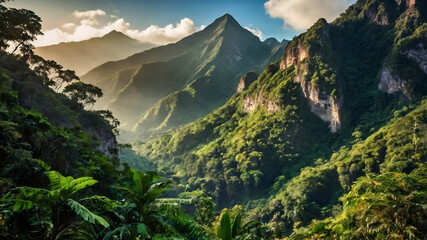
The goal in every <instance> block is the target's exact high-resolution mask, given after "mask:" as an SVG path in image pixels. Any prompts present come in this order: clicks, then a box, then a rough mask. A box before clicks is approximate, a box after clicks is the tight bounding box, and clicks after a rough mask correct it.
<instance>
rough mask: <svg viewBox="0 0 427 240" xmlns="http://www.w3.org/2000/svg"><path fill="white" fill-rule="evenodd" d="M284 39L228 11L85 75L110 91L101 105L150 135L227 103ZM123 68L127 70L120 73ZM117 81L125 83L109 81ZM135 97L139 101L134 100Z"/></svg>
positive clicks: (280, 48) (130, 126)
mask: <svg viewBox="0 0 427 240" xmlns="http://www.w3.org/2000/svg"><path fill="white" fill-rule="evenodd" d="M286 43H287V42H282V43H275V44H270V45H267V44H265V43H263V42H261V41H260V40H259V38H258V37H256V36H254V35H253V34H252V33H251V32H249V31H248V30H246V29H244V28H243V27H241V26H240V24H239V23H238V22H237V21H236V20H235V19H234V18H233V17H232V16H231V15H229V14H225V15H223V16H222V17H220V18H217V19H216V20H215V21H214V22H213V23H212V24H210V25H208V26H207V27H206V28H205V29H203V30H202V31H199V32H196V33H194V34H193V35H190V36H187V37H185V38H183V39H182V40H180V41H178V42H177V43H175V44H169V45H166V46H162V47H158V48H153V49H151V50H148V51H145V52H142V53H138V54H135V55H133V56H130V57H129V58H127V59H124V60H121V61H116V62H109V63H106V64H104V65H101V66H99V67H97V68H95V69H94V70H92V71H90V72H89V73H88V74H87V75H85V76H83V77H82V80H83V81H88V82H90V83H93V84H95V85H97V86H99V87H101V88H103V87H104V89H103V90H104V92H105V93H106V97H104V98H103V99H102V98H101V99H100V100H99V105H98V107H107V108H108V109H111V110H112V111H113V112H115V113H116V115H117V117H118V118H119V119H120V120H121V122H123V123H124V128H125V129H128V130H134V132H135V135H136V136H138V137H141V138H147V137H150V136H152V135H153V134H154V135H157V134H159V133H160V132H163V131H166V130H168V129H170V128H173V127H178V126H180V125H182V124H185V123H188V122H189V121H193V120H195V119H197V118H199V117H203V116H204V115H206V114H207V113H209V112H210V111H211V110H213V109H215V108H216V107H218V106H220V105H221V104H223V103H224V102H225V100H226V99H227V98H228V97H230V96H231V95H232V94H233V93H234V92H235V85H236V86H237V83H238V81H239V79H240V76H241V75H243V74H244V73H245V72H247V71H250V70H252V69H251V68H256V69H258V70H257V71H260V70H261V69H262V68H263V67H264V66H265V64H267V63H269V62H270V61H272V60H273V59H272V58H273V57H278V55H280V54H281V51H283V50H284V46H285V45H286ZM273 53H274V54H273ZM274 60H275V59H274ZM117 69H119V70H117ZM123 71H125V72H127V73H128V74H127V75H126V76H124V75H123V77H122V78H120V77H119V75H120V72H122V73H123ZM113 72H114V74H112V73H113ZM110 74H111V75H110ZM109 75H110V76H109ZM113 82H114V83H113ZM118 82H121V83H120V84H115V83H118ZM119 85H120V86H121V87H122V86H125V87H123V88H112V87H111V86H119ZM208 86H209V87H208ZM212 89H215V92H216V93H215V94H212V93H213V92H212V91H211V90H212ZM109 93H111V94H109ZM131 102H138V103H139V104H138V105H135V106H130V105H129V103H131ZM157 103H158V104H157ZM156 104H157V105H156ZM171 104H172V105H171ZM180 105H185V106H186V107H185V108H184V107H182V106H180ZM175 106H177V107H175ZM159 108H162V109H161V112H163V113H162V114H158V113H159ZM155 109H157V110H155ZM191 109H193V110H194V111H192V110H191ZM147 121H148V122H149V123H148V122H147Z"/></svg>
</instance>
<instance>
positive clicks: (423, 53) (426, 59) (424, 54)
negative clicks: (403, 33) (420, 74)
mask: <svg viewBox="0 0 427 240" xmlns="http://www.w3.org/2000/svg"><path fill="white" fill-rule="evenodd" d="M405 55H406V56H407V57H408V58H409V59H411V60H413V61H414V62H416V63H417V64H418V66H419V67H420V68H421V70H423V71H424V72H425V73H426V74H427V49H425V48H424V45H423V44H422V43H419V44H418V45H417V47H416V48H415V49H410V50H407V51H405Z"/></svg>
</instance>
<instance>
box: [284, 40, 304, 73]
mask: <svg viewBox="0 0 427 240" xmlns="http://www.w3.org/2000/svg"><path fill="white" fill-rule="evenodd" d="M308 57H309V53H308V51H307V50H306V49H304V48H303V47H302V46H301V45H300V44H298V46H297V47H295V48H288V49H286V52H285V57H284V58H283V60H282V61H281V62H280V70H284V69H286V68H288V67H290V66H292V65H295V66H297V65H298V64H299V63H300V62H301V61H302V60H304V59H306V58H308Z"/></svg>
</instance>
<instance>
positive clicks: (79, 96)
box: [63, 82, 103, 106]
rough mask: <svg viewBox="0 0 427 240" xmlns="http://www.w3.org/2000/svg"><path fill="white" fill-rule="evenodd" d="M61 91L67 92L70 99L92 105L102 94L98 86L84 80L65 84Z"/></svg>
mask: <svg viewBox="0 0 427 240" xmlns="http://www.w3.org/2000/svg"><path fill="white" fill-rule="evenodd" d="M63 92H64V93H65V94H67V95H68V96H69V97H70V98H71V100H74V101H76V102H79V103H81V104H83V105H84V106H86V105H88V104H90V105H93V104H94V103H95V102H96V99H97V98H100V97H102V95H103V94H102V90H101V89H100V88H99V87H96V86H94V85H92V84H87V83H84V82H74V83H72V84H70V85H67V86H66V87H65V88H64V91H63Z"/></svg>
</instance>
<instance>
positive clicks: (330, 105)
mask: <svg viewBox="0 0 427 240" xmlns="http://www.w3.org/2000/svg"><path fill="white" fill-rule="evenodd" d="M296 81H299V82H300V83H301V88H302V92H303V94H304V97H305V98H307V100H308V104H309V105H310V110H311V111H312V112H313V113H314V114H316V115H317V116H319V117H320V118H321V119H322V120H323V121H325V122H329V128H330V129H331V132H337V131H338V130H339V129H340V128H341V118H340V110H341V106H342V102H343V101H342V97H341V96H340V97H333V96H331V94H328V93H327V92H325V91H320V89H319V88H318V87H315V86H313V85H312V84H311V82H310V81H306V80H304V78H303V77H302V73H300V74H298V76H297V77H296Z"/></svg>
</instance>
